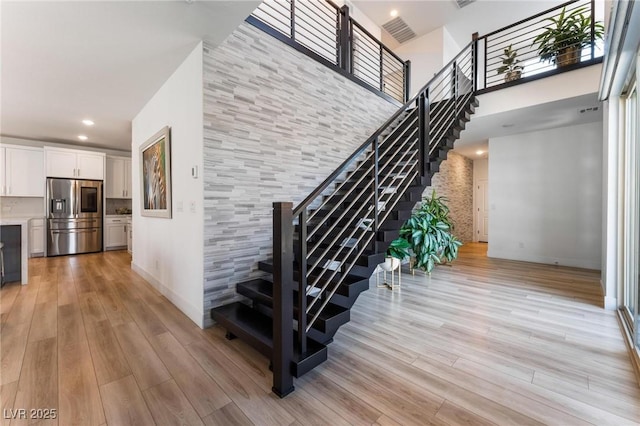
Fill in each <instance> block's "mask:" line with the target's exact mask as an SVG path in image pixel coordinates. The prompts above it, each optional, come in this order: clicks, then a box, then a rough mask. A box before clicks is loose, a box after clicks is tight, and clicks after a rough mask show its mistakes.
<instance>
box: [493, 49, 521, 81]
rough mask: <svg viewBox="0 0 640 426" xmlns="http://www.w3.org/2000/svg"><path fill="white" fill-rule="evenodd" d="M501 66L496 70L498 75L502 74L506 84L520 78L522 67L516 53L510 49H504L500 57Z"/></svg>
mask: <svg viewBox="0 0 640 426" xmlns="http://www.w3.org/2000/svg"><path fill="white" fill-rule="evenodd" d="M500 59H501V60H502V65H501V66H500V67H499V68H498V69H497V70H496V72H497V73H498V75H500V74H504V75H505V76H504V81H505V83H508V82H510V81H514V80H518V79H519V78H520V77H521V76H522V70H523V69H524V67H523V66H522V65H520V59H518V51H517V50H516V49H514V48H513V47H512V45H511V44H510V45H509V47H507V48H505V49H504V53H503V54H502V56H501V57H500Z"/></svg>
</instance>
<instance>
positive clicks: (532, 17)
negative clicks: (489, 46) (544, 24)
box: [479, 0, 576, 39]
mask: <svg viewBox="0 0 640 426" xmlns="http://www.w3.org/2000/svg"><path fill="white" fill-rule="evenodd" d="M575 2H576V0H569V1H568V2H566V3H562V4H560V5H558V6H554V7H550V8H549V9H547V10H545V11H542V12H540V13H536V14H535V15H533V16H529V17H528V18H524V19H521V20H520V21H518V22H515V23H513V24H510V25H507V26H506V27H503V28H500V29H499V30H495V31H491V32H490V33H488V34H485V35H483V36H480V37H479V39H483V38H487V37H491V36H492V35H495V34H498V33H501V32H503V31H506V30H509V29H511V28H513V27H517V26H518V25H521V24H524V23H525V22H529V21H532V20H534V19H536V18H539V17H541V16H543V15H546V14H548V13H550V12H553V11H554V10H558V9H562V8H563V7H567V6H569V5H571V4H573V3H575Z"/></svg>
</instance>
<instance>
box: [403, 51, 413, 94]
mask: <svg viewBox="0 0 640 426" xmlns="http://www.w3.org/2000/svg"><path fill="white" fill-rule="evenodd" d="M403 71H404V72H403V74H404V103H405V104H406V103H407V102H409V97H410V94H409V92H410V91H411V61H409V60H406V61H405V62H404V67H403Z"/></svg>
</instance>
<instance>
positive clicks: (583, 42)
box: [477, 0, 604, 94]
mask: <svg viewBox="0 0 640 426" xmlns="http://www.w3.org/2000/svg"><path fill="white" fill-rule="evenodd" d="M600 15H604V10H600V9H597V8H596V2H595V0H572V1H569V2H566V3H563V4H561V5H558V6H556V7H553V8H551V9H548V10H545V11H544V12H540V13H538V14H536V15H534V16H531V17H529V18H526V19H523V20H521V21H519V22H516V23H514V24H511V25H509V26H506V27H504V28H501V29H499V30H496V31H492V32H490V33H488V34H485V35H483V36H481V37H477V40H478V53H479V58H478V81H477V89H478V93H479V94H481V93H485V92H489V91H492V90H497V89H501V88H504V87H508V86H513V85H517V84H520V83H525V82H529V81H532V80H537V79H540V78H545V77H548V76H551V75H554V74H558V73H562V72H565V71H571V70H574V69H577V68H581V67H584V66H589V65H593V64H596V63H599V62H601V61H602V56H603V54H604V48H603V43H602V41H601V40H600V37H598V33H601V32H602V29H603V27H602V23H601V22H602V20H603V19H604V16H600ZM574 18H578V19H574ZM553 20H555V22H554V21H553ZM558 21H560V22H561V26H562V27H564V28H565V31H564V32H563V34H562V35H559V36H558V37H556V38H555V39H553V38H552V40H551V45H552V50H556V49H557V50H559V51H560V52H559V54H558V55H557V56H555V55H553V54H551V55H544V56H546V59H542V57H541V54H540V49H539V47H540V45H539V42H538V41H539V40H537V39H536V38H537V37H538V36H539V35H540V34H542V33H543V31H545V29H546V28H552V29H555V28H556V27H557V22H558ZM543 53H544V52H543Z"/></svg>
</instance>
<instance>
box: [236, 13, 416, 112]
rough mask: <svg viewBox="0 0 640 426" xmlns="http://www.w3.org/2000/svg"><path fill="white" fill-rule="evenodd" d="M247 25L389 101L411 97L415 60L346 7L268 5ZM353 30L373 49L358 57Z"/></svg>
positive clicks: (248, 18)
mask: <svg viewBox="0 0 640 426" xmlns="http://www.w3.org/2000/svg"><path fill="white" fill-rule="evenodd" d="M246 21H247V22H248V23H250V24H252V25H254V26H256V27H257V28H259V29H261V30H263V31H265V32H267V33H268V34H271V35H273V36H274V37H276V38H278V39H279V40H281V41H283V42H285V43H286V44H288V45H290V46H291V47H293V48H295V49H296V50H298V51H300V52H302V53H304V54H306V55H308V56H310V57H311V58H313V59H315V60H318V61H319V62H321V63H322V64H324V65H326V66H328V67H330V68H332V69H334V70H336V71H338V72H340V73H341V74H343V75H345V76H346V77H347V78H349V79H350V80H352V81H353V82H355V83H357V84H359V85H361V86H362V87H365V88H367V89H368V90H371V91H372V92H374V93H376V94H378V95H379V96H381V97H383V98H385V99H388V100H394V101H397V102H404V101H405V100H406V99H407V98H408V92H409V75H410V67H411V63H410V61H404V60H402V58H400V57H399V56H398V55H397V54H395V53H394V52H392V51H391V49H389V48H388V47H387V46H385V45H384V44H383V43H382V42H381V41H380V40H379V39H378V38H376V37H375V36H373V35H372V34H371V33H370V32H369V31H368V30H366V29H365V28H364V27H363V26H362V25H361V24H360V23H359V22H357V21H356V20H354V19H353V18H352V17H351V16H350V14H349V7H348V6H346V5H345V6H338V5H337V4H336V3H334V2H333V1H331V0H324V1H313V2H310V1H303V0H286V1H279V0H265V1H263V2H262V3H261V4H260V5H259V6H258V7H257V8H256V9H255V10H254V12H253V13H252V14H251V15H250V16H249V17H247V19H246ZM354 28H355V29H356V30H357V32H358V33H360V34H361V37H362V39H361V40H362V41H363V42H365V43H366V42H370V43H371V46H370V50H366V49H363V51H362V52H360V53H359V55H358V56H356V57H354V51H355V49H356V47H357V44H358V43H357V40H356V38H354V34H353V32H354ZM360 47H363V46H360ZM318 57H319V58H321V59H319V58H318ZM354 60H355V62H356V66H355V67H354ZM385 73H386V74H385Z"/></svg>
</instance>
